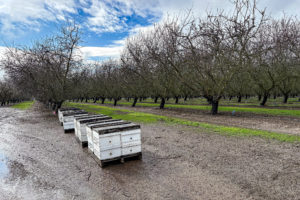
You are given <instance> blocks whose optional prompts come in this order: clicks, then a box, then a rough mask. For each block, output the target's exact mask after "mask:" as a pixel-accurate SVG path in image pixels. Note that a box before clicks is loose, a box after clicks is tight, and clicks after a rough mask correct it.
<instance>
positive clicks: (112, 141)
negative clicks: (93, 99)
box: [58, 108, 142, 166]
mask: <svg viewBox="0 0 300 200" xmlns="http://www.w3.org/2000/svg"><path fill="white" fill-rule="evenodd" d="M58 118H59V121H60V123H61V125H63V127H64V131H65V132H71V131H75V136H76V139H77V141H79V142H80V144H81V145H82V147H86V146H88V149H89V150H90V152H91V153H92V154H93V155H95V156H96V157H97V159H99V164H100V165H101V166H103V165H104V164H105V163H108V162H110V161H112V160H120V161H121V162H123V161H124V158H128V157H137V158H139V159H141V157H142V153H141V128H140V125H137V124H133V123H131V122H126V121H123V120H116V119H112V118H111V117H109V116H105V115H89V114H88V113H87V112H85V111H83V110H80V109H76V108H63V109H60V110H59V111H58Z"/></svg>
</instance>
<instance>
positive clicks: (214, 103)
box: [211, 100, 219, 115]
mask: <svg viewBox="0 0 300 200" xmlns="http://www.w3.org/2000/svg"><path fill="white" fill-rule="evenodd" d="M218 107H219V100H212V101H211V114H212V115H216V114H218Z"/></svg>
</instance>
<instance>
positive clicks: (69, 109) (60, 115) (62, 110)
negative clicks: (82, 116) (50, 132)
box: [58, 108, 80, 125]
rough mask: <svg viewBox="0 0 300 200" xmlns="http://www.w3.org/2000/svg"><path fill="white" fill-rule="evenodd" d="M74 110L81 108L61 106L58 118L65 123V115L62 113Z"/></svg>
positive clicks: (61, 122)
mask: <svg viewBox="0 0 300 200" xmlns="http://www.w3.org/2000/svg"><path fill="white" fill-rule="evenodd" d="M74 110H80V109H78V108H60V109H59V110H58V120H59V122H60V124H61V125H63V116H62V113H63V112H68V111H69V112H71V111H74Z"/></svg>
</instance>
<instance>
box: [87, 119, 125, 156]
mask: <svg viewBox="0 0 300 200" xmlns="http://www.w3.org/2000/svg"><path fill="white" fill-rule="evenodd" d="M129 123H130V122H125V121H123V120H118V119H108V120H104V121H101V122H99V121H98V122H92V123H88V124H86V126H85V128H86V135H87V141H88V148H89V150H90V151H91V152H93V151H94V148H93V146H94V144H93V129H94V128H100V127H105V126H113V125H114V126H115V125H120V124H129Z"/></svg>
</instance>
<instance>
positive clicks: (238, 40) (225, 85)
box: [2, 0, 300, 114]
mask: <svg viewBox="0 0 300 200" xmlns="http://www.w3.org/2000/svg"><path fill="white" fill-rule="evenodd" d="M233 6H234V10H233V11H232V12H229V13H226V12H224V11H218V12H216V13H207V15H206V16H205V17H198V18H197V17H194V16H193V14H192V12H188V13H187V14H186V15H185V16H184V17H175V18H172V19H167V20H165V21H164V22H163V23H159V24H155V25H154V26H153V29H152V31H147V32H140V33H139V34H137V35H135V36H132V37H130V38H129V39H128V40H127V42H126V44H125V47H124V50H123V52H122V53H121V55H120V58H119V59H111V60H108V61H104V62H100V63H95V64H85V63H84V62H83V60H82V59H81V58H80V57H79V56H78V54H76V52H77V50H78V49H79V47H78V46H79V43H80V30H79V29H78V26H77V25H76V24H73V25H68V26H67V27H62V29H61V30H60V32H59V34H57V35H56V36H53V37H51V38H47V39H45V40H42V41H38V42H36V44H34V45H33V46H31V47H25V48H13V49H12V48H11V49H10V51H9V52H8V53H7V55H6V57H5V59H4V60H3V61H2V66H3V67H4V69H5V70H6V72H7V74H8V75H9V77H10V78H11V80H14V84H15V85H16V86H17V88H19V89H22V90H24V91H27V92H28V93H30V94H31V95H32V96H34V97H35V98H37V99H38V100H40V101H43V102H50V103H52V104H53V109H57V108H59V107H60V106H61V104H62V102H63V101H65V100H71V99H81V100H84V99H86V100H88V99H93V100H94V101H95V102H96V101H98V100H101V101H102V103H104V101H105V99H113V100H114V105H116V104H117V102H118V101H119V100H120V99H121V98H129V99H130V98H132V99H133V100H134V101H133V104H132V106H135V104H136V103H137V101H138V100H139V99H143V98H148V97H152V98H153V99H154V101H155V102H157V101H158V99H160V108H164V104H165V102H166V99H168V98H174V99H175V102H177V103H178V100H179V99H180V98H184V99H187V98H193V97H204V98H206V99H207V101H208V102H209V103H210V104H211V105H212V110H211V112H212V114H217V112H218V105H219V101H220V100H221V98H222V97H225V98H232V97H238V101H241V98H247V97H249V96H257V97H258V98H259V100H260V101H261V105H262V106H264V105H265V104H266V102H267V100H268V98H270V96H271V95H274V96H279V95H280V96H284V103H286V102H287V100H288V98H289V97H290V96H297V95H298V94H299V90H300V84H299V77H300V67H299V65H300V23H299V20H298V18H296V17H288V16H284V17H282V18H280V19H274V18H271V17H269V16H267V14H266V10H260V9H259V8H257V5H256V1H255V0H235V1H234V2H233Z"/></svg>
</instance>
